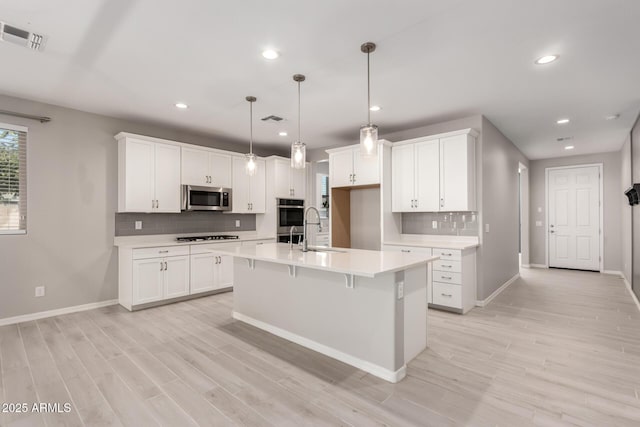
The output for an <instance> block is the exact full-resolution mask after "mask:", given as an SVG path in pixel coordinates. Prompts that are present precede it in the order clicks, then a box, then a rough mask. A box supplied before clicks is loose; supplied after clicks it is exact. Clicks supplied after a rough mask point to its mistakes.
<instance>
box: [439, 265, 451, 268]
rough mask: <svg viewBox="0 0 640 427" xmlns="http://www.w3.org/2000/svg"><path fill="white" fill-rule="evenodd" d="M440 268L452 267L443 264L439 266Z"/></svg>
mask: <svg viewBox="0 0 640 427" xmlns="http://www.w3.org/2000/svg"><path fill="white" fill-rule="evenodd" d="M440 267H443V268H453V265H444V264H442V265H440Z"/></svg>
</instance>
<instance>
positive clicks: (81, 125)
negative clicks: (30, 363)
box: [0, 95, 273, 318]
mask: <svg viewBox="0 0 640 427" xmlns="http://www.w3.org/2000/svg"><path fill="white" fill-rule="evenodd" d="M0 109H4V110H12V111H20V112H23V113H28V114H36V115H45V116H49V117H51V118H52V119H53V121H52V122H51V123H46V124H41V123H39V122H36V121H32V120H26V119H18V118H15V117H10V116H4V115H0V122H6V123H12V124H16V125H22V126H27V127H28V128H29V134H28V171H27V173H28V205H29V207H28V209H29V217H28V234H27V235H0V271H1V272H2V274H1V279H0V318H6V317H12V316H17V315H21V314H27V313H34V312H39V311H45V310H52V309H58V308H63V307H69V306H75V305H80V304H87V303H93V302H98V301H104V300H110V299H114V298H116V297H117V255H116V251H115V249H114V247H113V237H114V234H115V221H114V216H115V212H116V208H117V143H116V141H115V140H114V139H113V136H114V135H115V134H117V133H118V132H121V131H126V132H133V133H139V134H144V135H149V136H155V137H159V138H166V139H172V140H177V141H183V142H189V143H193V144H198V145H206V146H212V147H218V148H222V149H229V150H233V151H240V152H244V151H245V150H246V149H247V147H246V146H245V145H242V146H241V145H238V144H235V143H234V142H232V141H224V140H216V139H213V138H211V137H207V136H203V135H199V134H193V133H188V132H185V131H181V130H178V129H170V128H166V127H162V126H158V125H153V124H143V123H136V122H131V121H126V120H120V119H115V118H110V117H105V116H100V115H96V114H90V113H85V112H80V111H77V110H71V109H67V108H62V107H57V106H53V105H48V104H42V103H37V102H32V101H27V100H23V99H18V98H12V97H8V96H3V95H0ZM259 149H260V147H258V149H256V152H258V153H260V154H273V152H270V153H265V152H264V150H262V151H259ZM36 286H46V296H45V297H41V298H34V288H35V287H36Z"/></svg>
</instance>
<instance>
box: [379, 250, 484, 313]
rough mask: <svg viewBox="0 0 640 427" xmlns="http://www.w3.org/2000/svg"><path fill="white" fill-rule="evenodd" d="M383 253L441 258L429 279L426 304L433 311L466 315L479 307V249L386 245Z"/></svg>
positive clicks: (431, 270)
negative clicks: (440, 310)
mask: <svg viewBox="0 0 640 427" xmlns="http://www.w3.org/2000/svg"><path fill="white" fill-rule="evenodd" d="M384 250H389V251H402V252H413V253H425V254H429V255H433V256H438V257H440V259H439V260H438V261H435V262H433V263H432V267H431V269H430V273H429V274H428V276H429V277H427V302H428V303H429V305H430V306H431V307H433V308H441V309H450V310H452V311H456V312H462V313H466V312H468V311H469V310H471V309H472V308H473V307H474V306H475V304H476V250H475V248H471V249H465V250H460V249H445V248H424V247H414V246H399V245H384Z"/></svg>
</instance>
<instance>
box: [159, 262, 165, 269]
mask: <svg viewBox="0 0 640 427" xmlns="http://www.w3.org/2000/svg"><path fill="white" fill-rule="evenodd" d="M160 271H164V263H163V262H162V261H160Z"/></svg>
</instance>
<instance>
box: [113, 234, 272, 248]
mask: <svg viewBox="0 0 640 427" xmlns="http://www.w3.org/2000/svg"><path fill="white" fill-rule="evenodd" d="M213 234H215V235H231V236H238V239H237V240H235V239H234V240H206V241H202V242H177V241H176V238H178V237H193V236H210V235H213ZM275 238H276V236H275V235H273V236H268V235H264V234H257V233H256V232H255V231H237V232H233V231H226V232H215V231H213V232H207V233H185V234H156V235H150V236H116V237H115V238H114V239H113V245H114V246H118V247H128V248H153V247H156V246H183V245H203V244H209V245H210V244H216V243H229V242H249V241H252V240H267V239H274V240H275Z"/></svg>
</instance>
